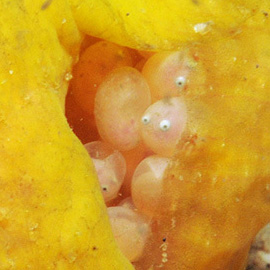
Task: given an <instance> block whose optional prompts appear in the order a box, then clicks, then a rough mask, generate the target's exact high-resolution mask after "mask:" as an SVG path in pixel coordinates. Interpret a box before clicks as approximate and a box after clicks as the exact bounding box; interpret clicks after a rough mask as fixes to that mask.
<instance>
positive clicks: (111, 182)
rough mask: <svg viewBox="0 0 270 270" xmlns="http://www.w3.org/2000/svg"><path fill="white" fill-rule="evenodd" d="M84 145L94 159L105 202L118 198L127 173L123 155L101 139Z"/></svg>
mask: <svg viewBox="0 0 270 270" xmlns="http://www.w3.org/2000/svg"><path fill="white" fill-rule="evenodd" d="M84 146H85V148H86V150H87V151H88V153H89V155H90V156H91V158H92V160H93V163H94V166H95V168H96V172H97V175H98V179H99V183H100V187H101V190H102V194H103V197H104V200H105V202H108V201H110V200H112V199H114V198H116V197H117V195H118V192H119V190H120V188H121V186H122V183H123V181H124V177H125V174H126V162H125V159H124V157H123V155H122V154H121V153H120V152H119V151H117V150H114V149H113V148H112V147H111V146H110V145H108V144H107V143H104V142H100V141H95V142H91V143H87V144H85V145H84Z"/></svg>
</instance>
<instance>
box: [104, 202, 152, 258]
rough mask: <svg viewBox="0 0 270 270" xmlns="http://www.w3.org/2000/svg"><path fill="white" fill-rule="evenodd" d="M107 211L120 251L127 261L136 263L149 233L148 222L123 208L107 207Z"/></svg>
mask: <svg viewBox="0 0 270 270" xmlns="http://www.w3.org/2000/svg"><path fill="white" fill-rule="evenodd" d="M107 210H108V215H109V219H110V223H111V226H112V231H113V234H114V237H115V240H116V242H117V244H118V246H119V248H120V250H121V251H122V252H123V254H124V255H125V256H126V257H127V259H128V260H129V261H131V262H135V261H137V260H138V259H140V257H141V256H142V254H143V251H144V247H145V244H146V241H147V239H148V237H149V236H150V233H151V229H150V225H149V223H148V221H147V220H146V219H145V218H144V217H143V216H142V215H140V214H139V213H137V212H135V211H133V210H132V209H129V208H126V207H123V206H115V207H108V208H107Z"/></svg>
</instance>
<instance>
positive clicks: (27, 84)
mask: <svg viewBox="0 0 270 270" xmlns="http://www.w3.org/2000/svg"><path fill="white" fill-rule="evenodd" d="M33 2H34V3H33ZM41 7H42V1H30V0H29V1H21V0H18V1H17V0H12V1H5V0H1V1H0V25H1V27H0V29H1V35H0V43H1V46H0V59H1V61H0V93H1V94H0V153H1V154H0V178H1V184H0V185H1V193H0V239H1V240H0V269H1V270H4V269H22V270H26V269H34V270H37V269H40V270H45V269H61V270H62V269H72V270H73V269H80V270H81V269H108V270H111V269H115V270H119V269H123V270H126V269H133V267H132V266H131V265H130V264H129V262H128V261H127V260H126V259H125V258H124V257H123V255H122V254H121V253H120V252H119V250H118V249H117V248H116V244H115V242H114V240H113V236H112V233H111V231H110V228H109V223H108V219H107V217H106V208H105V205H104V203H103V198H102V196H101V194H100V191H99V186H98V184H97V180H96V176H95V175H94V173H93V165H92V163H91V161H90V159H89V157H88V155H87V153H86V151H85V150H84V148H83V146H82V145H81V144H80V142H79V140H78V139H77V138H76V137H75V135H74V134H73V133H72V131H71V130H70V128H69V126H68V124H67V122H66V119H65V117H64V113H63V105H64V103H63V101H64V96H65V94H66V91H67V86H68V81H67V80H66V79H68V78H69V75H68V73H69V72H70V70H71V64H72V61H73V59H72V57H71V55H70V53H73V54H74V56H75V52H76V50H78V45H79V43H80V33H79V31H78V29H77V28H76V25H75V22H74V20H73V19H72V16H71V12H70V10H69V8H68V4H67V2H66V1H57V4H56V3H55V5H52V6H51V7H50V9H49V8H48V9H44V10H42V9H41ZM64 19H65V20H66V22H65V21H63V20H64Z"/></svg>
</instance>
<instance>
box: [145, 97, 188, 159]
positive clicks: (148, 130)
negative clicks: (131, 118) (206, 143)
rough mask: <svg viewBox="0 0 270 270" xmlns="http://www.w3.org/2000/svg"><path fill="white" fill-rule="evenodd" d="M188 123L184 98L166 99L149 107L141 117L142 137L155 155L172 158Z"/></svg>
mask: <svg viewBox="0 0 270 270" xmlns="http://www.w3.org/2000/svg"><path fill="white" fill-rule="evenodd" d="M186 122H187V111H186V106H185V103H184V101H183V100H182V98H180V97H173V98H166V99H162V100H160V101H157V102H156V103H154V104H152V105H151V106H149V107H148V109H147V110H146V111H145V112H144V114H143V116H142V117H141V136H142V139H143V142H144V144H145V145H146V146H147V147H149V148H150V149H151V150H152V151H153V152H154V153H156V154H160V155H162V156H172V155H173V153H174V150H175V147H176V145H177V143H178V141H179V140H180V138H181V134H182V132H183V131H184V129H185V126H186Z"/></svg>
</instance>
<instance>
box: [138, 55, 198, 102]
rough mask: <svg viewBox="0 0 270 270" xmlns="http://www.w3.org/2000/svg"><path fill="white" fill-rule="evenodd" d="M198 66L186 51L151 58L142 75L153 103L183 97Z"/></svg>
mask: <svg viewBox="0 0 270 270" xmlns="http://www.w3.org/2000/svg"><path fill="white" fill-rule="evenodd" d="M196 64H197V63H196V61H195V60H194V59H193V57H191V55H190V54H189V53H188V52H187V51H186V50H183V51H173V52H159V53H156V54H154V55H153V56H152V57H150V58H149V59H148V61H147V62H146V63H145V65H144V67H143V69H142V74H143V76H144V77H145V78H146V80H147V82H148V84H149V87H150V91H151V95H152V101H154V102H155V101H157V100H160V99H163V98H164V97H174V96H179V95H181V93H182V92H183V90H184V89H186V87H187V86H188V84H189V77H190V73H191V72H192V69H193V68H194V67H195V66H196Z"/></svg>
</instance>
